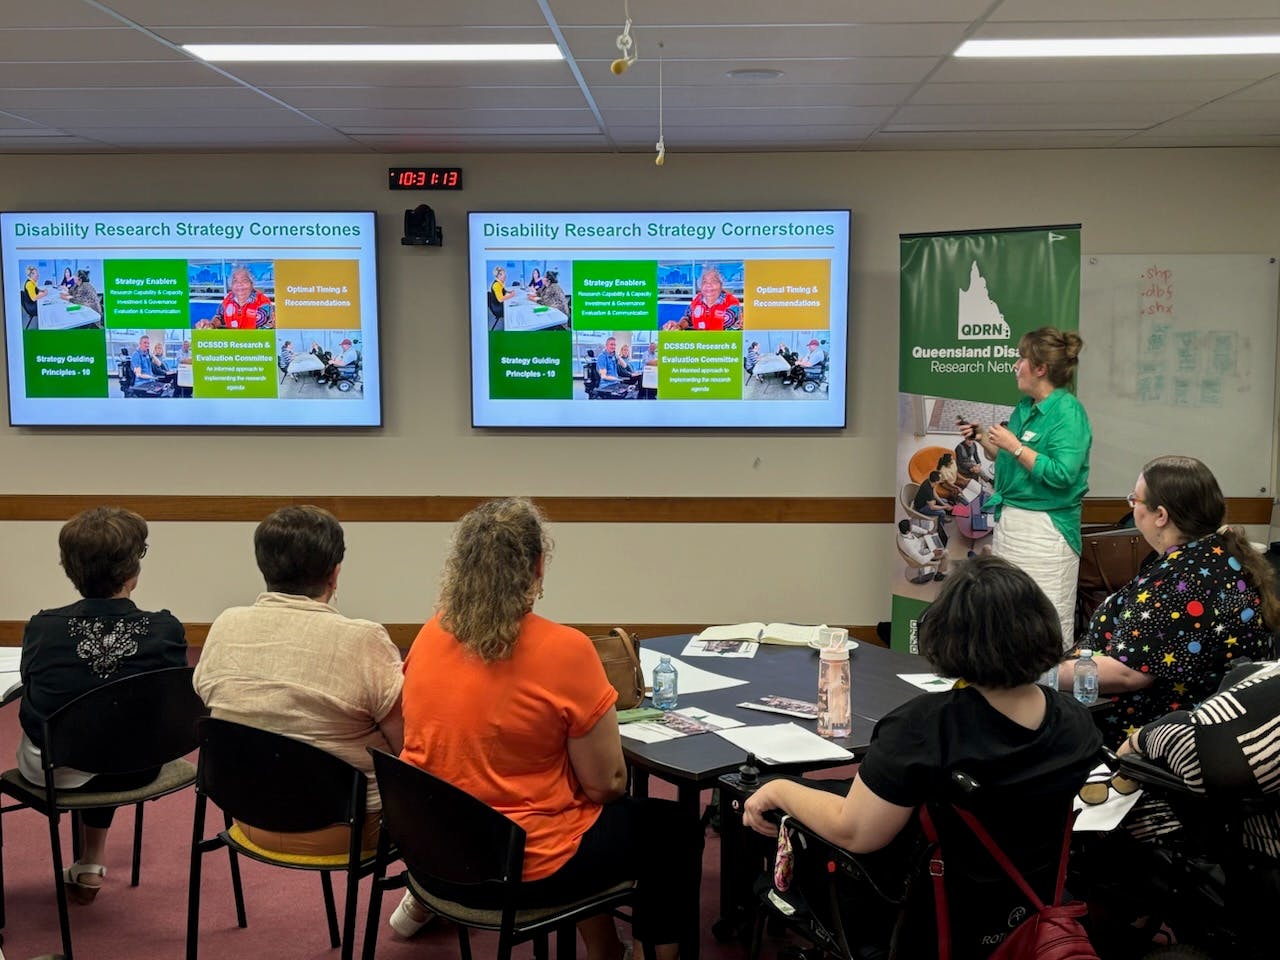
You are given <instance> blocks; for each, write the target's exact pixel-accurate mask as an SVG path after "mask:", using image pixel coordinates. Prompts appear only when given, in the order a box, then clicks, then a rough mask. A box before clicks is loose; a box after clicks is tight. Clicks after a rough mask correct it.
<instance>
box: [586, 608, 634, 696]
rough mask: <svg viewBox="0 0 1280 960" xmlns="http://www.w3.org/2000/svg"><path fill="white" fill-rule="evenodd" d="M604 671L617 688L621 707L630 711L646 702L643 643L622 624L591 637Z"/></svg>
mask: <svg viewBox="0 0 1280 960" xmlns="http://www.w3.org/2000/svg"><path fill="white" fill-rule="evenodd" d="M591 643H592V644H593V645H594V646H595V648H596V655H597V656H598V657H599V658H600V662H601V663H602V664H603V665H604V674H605V676H606V677H608V678H609V683H610V685H611V686H612V687H613V689H615V690H617V691H618V704H617V706H618V709H619V710H630V709H631V708H632V707H638V706H640V704H641V703H643V702H644V671H643V670H642V669H641V668H640V644H639V643H638V642H637V641H636V640H635V638H634V637H632V636H631V634H630V633H628V632H627V631H626V630H623V629H622V627H614V628H613V629H612V630H610V631H609V632H608V633H607V634H605V635H604V636H603V637H592V638H591Z"/></svg>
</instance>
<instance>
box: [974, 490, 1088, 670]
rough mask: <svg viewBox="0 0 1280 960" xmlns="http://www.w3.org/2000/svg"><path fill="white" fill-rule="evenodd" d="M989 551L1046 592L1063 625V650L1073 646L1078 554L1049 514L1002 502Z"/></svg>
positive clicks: (1078, 572)
mask: <svg viewBox="0 0 1280 960" xmlns="http://www.w3.org/2000/svg"><path fill="white" fill-rule="evenodd" d="M991 552H992V553H994V554H995V555H996V556H997V557H1003V558H1004V559H1006V560H1008V561H1009V562H1010V563H1012V564H1013V565H1014V566H1015V567H1020V568H1021V569H1022V570H1023V571H1024V572H1025V573H1026V574H1027V575H1028V576H1029V577H1031V579H1032V580H1034V581H1035V582H1036V585H1037V586H1038V587H1039V588H1040V589H1041V590H1043V591H1044V592H1045V595H1046V596H1047V597H1048V598H1049V602H1050V603H1052V604H1053V606H1054V609H1055V610H1057V611H1058V621H1059V623H1061V624H1062V649H1063V650H1070V649H1071V648H1072V647H1073V646H1075V618H1076V582H1077V580H1078V579H1079V575H1080V556H1079V554H1077V553H1076V552H1075V551H1074V550H1072V549H1071V544H1069V543H1067V541H1066V540H1065V539H1063V536H1062V534H1061V533H1059V532H1058V528H1057V527H1055V526H1054V525H1053V521H1052V520H1050V519H1049V515H1048V514H1047V513H1041V512H1039V511H1035V510H1023V509H1021V508H1019V507H1011V506H1009V505H1008V504H1005V505H1004V507H1003V508H1002V509H1001V511H1000V522H999V523H997V524H996V529H995V533H994V534H993V535H992V538H991Z"/></svg>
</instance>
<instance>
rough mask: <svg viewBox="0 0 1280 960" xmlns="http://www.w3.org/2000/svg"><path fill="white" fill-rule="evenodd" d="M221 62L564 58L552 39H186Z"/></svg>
mask: <svg viewBox="0 0 1280 960" xmlns="http://www.w3.org/2000/svg"><path fill="white" fill-rule="evenodd" d="M182 49H183V50H186V51H187V52H188V53H190V54H193V55H194V56H197V57H199V58H200V59H201V60H208V61H210V62H218V63H238V62H245V61H249V62H253V63H469V62H471V63H473V62H476V61H493V60H498V61H511V60H563V59H564V56H563V55H562V54H561V53H560V48H559V47H557V46H556V45H555V44H554V43H188V44H184V45H183V47H182Z"/></svg>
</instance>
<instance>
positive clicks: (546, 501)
mask: <svg viewBox="0 0 1280 960" xmlns="http://www.w3.org/2000/svg"><path fill="white" fill-rule="evenodd" d="M486 499H488V498H487V497H412V496H409V497H395V496H381V497H379V496H375V497H357V496H317V497H307V496H292V497H265V496H245V497H235V496H203V495H192V494H187V495H182V496H172V495H167V494H87V493H86V494H3V495H0V521H20V520H22V521H33V520H37V521H39V520H43V521H62V520H66V519H67V518H68V517H70V516H72V515H73V514H76V513H78V512H79V511H81V510H85V509H87V508H89V507H96V506H100V505H101V504H104V503H110V504H114V505H117V506H122V507H127V508H129V509H130V510H136V511H137V512H138V513H140V514H142V515H143V516H144V517H146V518H147V519H148V520H150V521H153V522H201V521H210V522H220V523H226V522H241V523H257V522H258V521H259V520H261V519H262V518H263V517H265V516H266V515H267V514H269V513H271V511H273V510H277V509H279V508H280V507H284V506H288V505H289V504H295V503H314V504H316V505H317V506H321V507H324V508H325V509H326V510H330V511H332V512H333V513H334V514H335V515H336V516H337V517H338V519H340V520H342V521H344V522H346V523H452V522H453V521H455V520H457V519H458V518H459V517H461V516H462V515H463V514H464V513H466V512H467V511H468V510H470V509H471V508H472V507H474V506H476V505H477V504H479V503H481V502H482V501H484V500H486ZM535 499H536V500H537V502H538V504H539V505H540V506H541V507H542V509H543V510H545V511H546V513H547V516H548V517H549V518H550V519H551V520H552V521H553V522H556V523H841V524H846V523H892V522H893V518H894V500H893V498H892V497H537V498H535ZM1271 508H1272V501H1271V499H1270V498H1268V497H1242V498H1234V499H1231V500H1228V501H1227V518H1228V519H1229V520H1230V521H1231V522H1232V523H1248V524H1259V525H1264V526H1265V525H1267V524H1270V523H1271ZM1128 509H1129V507H1128V504H1126V503H1125V502H1124V500H1123V499H1118V498H1109V497H1100V498H1091V499H1089V500H1086V501H1085V504H1084V522H1086V523H1108V522H1111V521H1113V520H1116V519H1117V518H1119V517H1121V516H1123V515H1124V513H1125V512H1126V511H1127V510H1128Z"/></svg>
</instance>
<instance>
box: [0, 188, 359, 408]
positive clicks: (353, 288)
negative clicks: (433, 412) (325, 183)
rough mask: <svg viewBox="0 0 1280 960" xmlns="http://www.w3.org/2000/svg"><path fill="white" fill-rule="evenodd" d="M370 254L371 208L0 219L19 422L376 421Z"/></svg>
mask: <svg viewBox="0 0 1280 960" xmlns="http://www.w3.org/2000/svg"><path fill="white" fill-rule="evenodd" d="M375 253H376V244H375V237H374V217H373V214H372V213H368V212H362V213H350V212H341V213H316V212H303V213H293V212H290V213H252V212H250V213H224V212H217V213H209V212H205V213H191V212H187V213H182V212H179V213H150V212H148V213H4V214H0V256H2V257H3V276H4V316H5V343H6V346H7V351H8V371H9V420H10V423H12V424H13V425H15V426H25V425H31V426H41V425H43V426H111V427H119V426H141V427H173V426H254V427H258V426H273V427H298V428H305V427H357V426H378V425H379V424H380V423H381V417H382V412H381V411H382V400H381V394H380V390H379V377H378V316H377V303H378V292H377V264H376V256H375ZM155 401H161V402H155Z"/></svg>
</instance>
